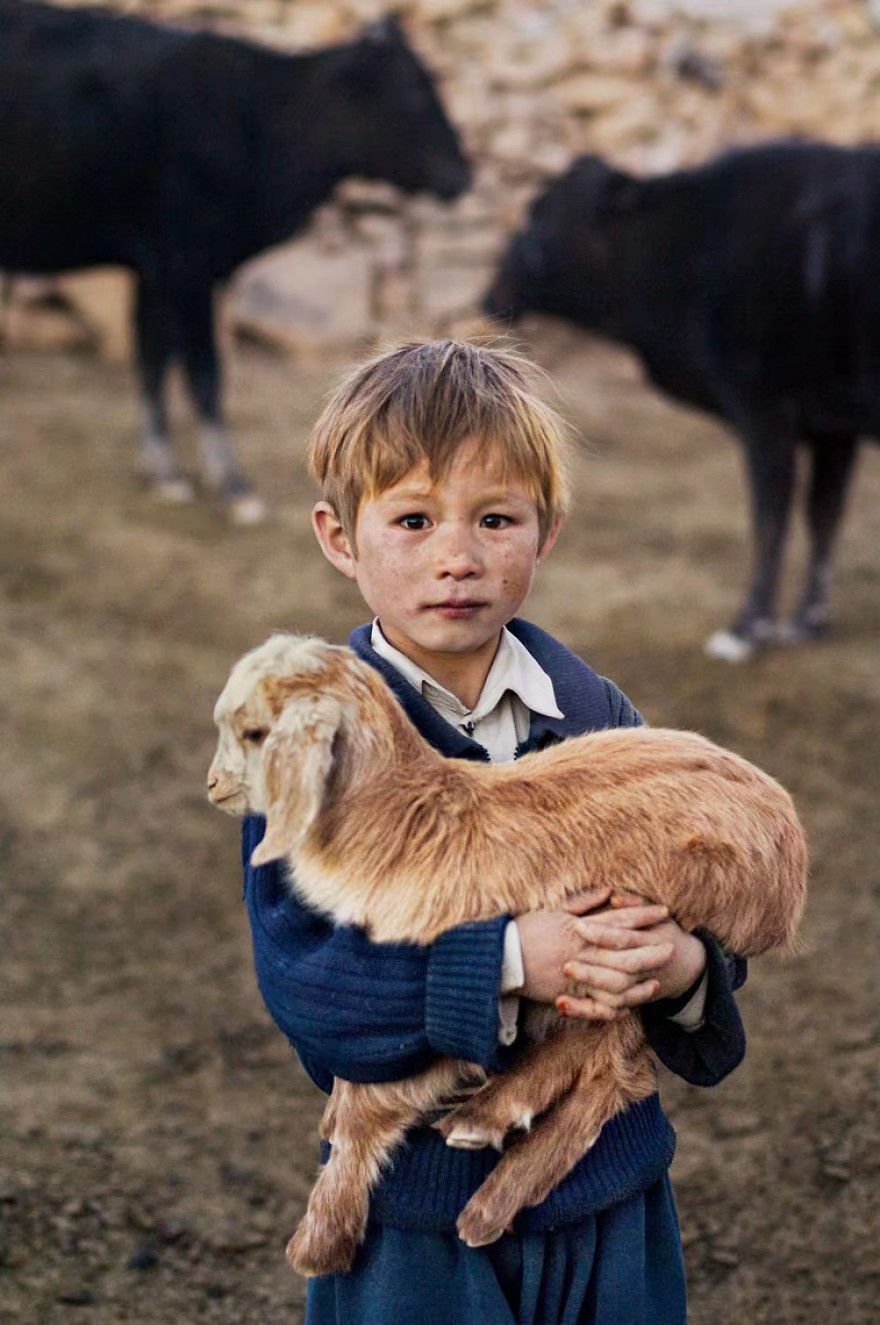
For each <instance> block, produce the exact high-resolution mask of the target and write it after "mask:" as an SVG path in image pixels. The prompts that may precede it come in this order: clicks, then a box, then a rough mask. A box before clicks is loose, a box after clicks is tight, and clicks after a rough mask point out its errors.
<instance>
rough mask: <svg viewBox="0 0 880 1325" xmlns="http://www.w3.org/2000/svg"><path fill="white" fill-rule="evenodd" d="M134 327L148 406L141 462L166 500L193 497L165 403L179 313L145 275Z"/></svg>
mask: <svg viewBox="0 0 880 1325" xmlns="http://www.w3.org/2000/svg"><path fill="white" fill-rule="evenodd" d="M134 327H135V344H136V348H137V364H138V374H139V377H140V386H141V399H142V402H143V411H144V424H143V431H142V434H141V448H140V456H139V463H138V467H139V469H140V471H141V473H142V474H143V475H144V477H145V478H146V479H147V481H148V482H149V483H150V484H151V485H152V486H153V487H154V489H155V491H156V493H157V494H158V495H159V496H160V497H161V498H162V499H163V500H164V501H168V502H186V501H192V498H193V488H192V484H191V483H190V481H189V479H187V478H185V477H184V475H183V474H181V472H180V469H179V467H178V463H177V457H176V456H175V454H174V446H173V443H172V440H171V432H170V429H169V426H168V410H167V408H166V405H165V379H166V376H167V373H168V365H169V363H170V362H171V358H172V354H173V348H174V320H173V313H172V311H171V307H170V305H169V303H168V300H167V299H166V298H165V296H164V295H163V293H162V290H161V289H160V288H159V287H158V286H157V285H155V284H153V283H152V282H149V281H144V280H143V279H141V280H140V281H139V282H138V288H137V295H136V301H135V313H134Z"/></svg>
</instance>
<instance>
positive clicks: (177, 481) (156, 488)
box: [153, 475, 196, 506]
mask: <svg viewBox="0 0 880 1325" xmlns="http://www.w3.org/2000/svg"><path fill="white" fill-rule="evenodd" d="M153 493H154V495H155V496H156V497H157V498H158V499H159V501H161V502H164V504H165V505H166V506H188V505H189V504H190V502H192V501H195V497H196V490H195V488H194V487H193V485H192V483H190V481H189V479H188V478H184V477H183V476H182V475H178V476H177V477H176V478H165V479H157V480H156V482H155V483H154V484H153Z"/></svg>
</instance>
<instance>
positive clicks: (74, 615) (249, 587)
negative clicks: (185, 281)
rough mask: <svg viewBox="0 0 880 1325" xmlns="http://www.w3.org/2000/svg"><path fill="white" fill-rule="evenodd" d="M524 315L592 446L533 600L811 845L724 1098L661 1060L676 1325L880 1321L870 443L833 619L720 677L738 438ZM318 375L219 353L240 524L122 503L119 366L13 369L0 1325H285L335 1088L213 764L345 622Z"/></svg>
mask: <svg viewBox="0 0 880 1325" xmlns="http://www.w3.org/2000/svg"><path fill="white" fill-rule="evenodd" d="M529 334H530V337H531V343H532V344H533V345H534V347H535V349H536V352H538V353H539V355H540V357H541V358H542V359H543V360H544V362H545V363H546V364H547V365H548V366H549V367H550V368H551V369H552V370H553V371H554V372H555V375H556V377H557V380H558V381H559V384H560V386H561V389H562V392H563V401H564V407H565V408H566V409H567V410H568V412H569V413H570V415H571V417H572V418H573V419H574V420H575V421H576V423H577V425H578V427H579V429H580V431H581V432H582V433H583V434H584V435H585V436H588V437H589V438H590V445H589V447H586V448H585V449H584V452H583V455H582V458H581V462H580V467H579V474H578V508H577V514H576V515H575V517H574V518H573V519H572V521H571V524H570V526H569V528H568V530H567V533H566V535H565V536H564V538H563V540H562V542H561V544H560V546H559V548H558V550H557V552H556V553H554V556H553V558H551V560H550V563H549V564H548V565H547V567H546V569H545V572H544V574H543V580H542V582H541V583H540V585H539V587H538V589H537V591H536V594H535V597H534V600H533V603H532V605H531V614H532V616H533V617H534V618H535V619H536V620H538V621H539V622H540V623H542V624H543V625H545V626H547V627H549V628H550V629H551V630H554V631H556V632H557V633H558V634H560V635H561V636H562V637H563V638H564V639H565V640H567V641H568V642H569V643H570V644H571V645H572V646H573V647H575V648H576V649H578V650H579V651H581V652H583V654H584V655H585V656H587V657H588V658H589V659H590V660H591V661H592V663H593V664H594V665H595V666H597V667H598V668H599V669H601V670H603V671H605V672H606V673H608V674H610V675H612V676H613V677H615V678H616V680H617V681H618V682H619V683H620V684H621V685H622V686H623V687H624V689H625V690H626V691H627V692H628V693H629V694H630V695H631V696H632V697H633V699H634V700H635V701H636V702H637V703H638V704H639V705H640V706H641V708H642V709H643V710H644V712H645V713H646V715H647V716H648V718H649V719H650V720H651V721H652V722H655V723H663V724H667V725H681V726H686V727H691V728H697V729H699V730H702V731H704V732H706V733H707V734H708V735H710V736H712V737H714V738H716V739H718V740H720V741H722V742H724V743H727V744H729V745H731V746H733V747H734V748H736V749H737V750H739V751H741V752H742V753H743V754H745V755H746V756H748V757H750V758H752V759H755V760H757V761H758V762H760V763H761V764H763V765H765V766H766V767H767V768H768V769H769V770H770V771H771V772H773V773H774V774H776V775H777V776H779V777H780V778H781V779H783V780H784V781H785V783H786V784H787V785H788V786H789V787H790V788H791V790H792V791H793V792H794V794H795V796H796V798H797V802H798V804H799V806H800V809H801V811H802V813H803V816H804V819H805V821H806V823H807V826H808V830H809V834H810V838H811V843H812V854H813V874H812V894H811V902H810V906H809V912H808V917H807V922H806V925H805V939H806V947H805V951H804V953H803V954H802V955H801V956H799V957H798V958H797V959H795V960H791V961H789V962H787V963H781V962H778V963H777V962H774V961H773V960H771V959H768V960H766V961H764V962H758V963H755V964H754V966H753V969H752V975H751V980H750V983H749V985H748V987H747V989H746V990H745V991H744V993H743V995H742V1008H743V1011H744V1015H745V1019H746V1023H747V1027H748V1031H749V1034H750V1052H749V1055H748V1059H747V1061H746V1063H745V1065H744V1066H743V1067H742V1068H741V1069H740V1070H739V1071H738V1072H737V1073H736V1074H735V1076H734V1077H733V1078H732V1079H731V1080H729V1081H728V1082H726V1083H725V1084H724V1085H723V1086H722V1087H720V1088H719V1089H717V1090H715V1091H712V1092H708V1093H701V1092H699V1091H697V1090H695V1089H692V1088H688V1087H685V1086H683V1085H682V1084H681V1083H678V1082H676V1081H673V1080H671V1079H665V1080H664V1082H663V1091H664V1095H665V1098H666V1100H667V1102H668V1105H669V1108H670V1110H671V1112H672V1115H673V1118H674V1121H675V1124H676V1126H677V1130H678V1133H679V1152H678V1157H677V1159H676V1161H675V1169H674V1176H675V1179H676V1185H677V1191H678V1197H679V1202H680V1209H681V1219H682V1225H683V1233H684V1240H685V1245H686V1250H687V1260H688V1269H689V1277H690V1283H691V1296H692V1316H691V1319H692V1322H693V1325H722V1322H724V1325H730V1323H731V1322H733V1323H734V1325H738V1323H739V1322H749V1325H753V1323H754V1322H760V1323H761V1325H765V1323H766V1325H795V1322H798V1323H800V1322H804V1323H806V1322H811V1323H812V1322H817V1321H822V1322H829V1323H830V1325H867V1322H876V1321H877V1320H878V1319H880V1243H878V1236H877V1235H878V1197H877V1191H878V1187H880V1125H878V1117H877V1112H876V1107H875V1101H876V1090H877V1085H878V1079H877V1078H878V1072H877V1069H878V1038H880V1037H878V1020H877V1008H878V1002H880V999H878V982H877V974H876V973H877V970H878V963H877V950H878V928H880V926H878V908H880V863H878V846H880V811H878V803H880V802H878V795H880V767H878V753H880V744H878V737H880V548H878V539H877V532H878V512H880V452H878V451H877V450H876V448H874V449H870V448H866V453H865V455H864V458H863V462H862V467H861V471H860V473H859V476H858V482H857V484H856V488H855V493H854V497H853V501H852V505H851V509H850V512H849V518H848V521H847V527H846V534H845V538H844V542H843V546H842V548H841V552H840V556H839V574H838V584H837V619H836V630H835V633H834V635H833V637H832V638H830V639H829V640H828V641H827V642H823V643H821V644H818V645H816V646H814V647H812V648H809V649H803V650H798V651H791V652H782V651H780V652H773V653H768V654H766V655H765V656H763V657H761V658H760V659H758V660H757V661H756V662H754V663H752V664H751V665H749V666H745V667H742V668H731V667H729V666H727V665H725V664H720V663H713V662H710V661H709V660H708V659H706V658H705V657H703V655H702V653H701V641H702V640H703V638H704V637H705V636H706V635H707V634H708V633H709V632H710V631H711V630H712V629H713V628H715V627H716V626H718V625H719V624H722V623H724V622H725V621H726V620H727V619H728V618H729V616H730V615H731V613H732V611H733V609H734V606H735V604H736V601H737V596H738V593H739V590H740V586H741V583H742V580H743V575H744V570H745V551H744V540H745V500H744V495H743V490H742V485H741V482H740V473H739V457H738V452H737V449H736V447H735V445H733V444H732V443H731V442H730V441H729V440H728V439H727V438H726V437H725V435H724V434H723V433H722V432H721V430H720V429H718V428H716V427H715V426H714V425H713V424H711V423H709V422H708V421H707V420H706V419H705V418H703V417H701V416H699V415H695V414H691V413H686V412H684V411H679V410H674V409H672V408H671V407H670V406H669V405H667V404H664V403H663V402H662V401H660V400H659V399H658V398H657V397H656V396H655V395H653V394H652V393H651V392H649V391H648V390H647V389H645V388H644V387H643V385H642V384H641V381H640V378H639V375H638V373H637V371H636V370H635V368H634V367H633V365H632V364H631V362H630V361H629V360H628V359H627V358H626V357H624V356H623V355H619V354H617V353H614V352H611V351H609V350H608V349H606V348H602V347H600V346H597V345H596V344H594V343H591V342H589V341H587V340H586V339H581V338H574V337H571V336H569V335H563V334H561V333H560V331H559V330H558V329H554V328H548V327H544V328H540V327H536V328H533V329H531V331H530V333H529ZM335 371H336V365H330V364H321V365H320V366H315V365H313V366H309V365H305V364H299V365H297V364H294V363H289V362H285V361H282V360H273V359H266V358H258V357H256V356H255V355H254V354H253V352H251V354H250V355H249V354H247V353H245V352H244V351H239V352H238V353H237V355H236V356H235V360H234V364H233V366H232V370H231V382H230V412H231V416H232V419H233V421H234V424H235V427H236V429H237V432H238V434H239V436H240V438H241V444H242V450H243V453H244V454H245V455H246V457H247V462H248V465H249V468H250V470H251V472H252V474H253V476H254V478H255V480H256V482H257V484H258V486H259V488H260V489H261V491H263V492H264V493H267V494H272V496H273V498H274V501H275V508H276V511H275V518H274V520H273V521H272V523H270V524H268V525H266V526H265V527H264V528H261V529H258V530H234V529H230V528H228V527H226V526H225V525H224V524H223V522H222V521H221V520H220V519H219V518H218V516H217V514H216V513H215V512H214V511H212V510H211V509H210V508H209V507H208V506H195V507H191V508H188V509H167V508H166V509H163V508H161V507H159V506H157V505H155V504H154V503H153V501H152V500H151V499H150V498H149V497H148V496H147V495H146V494H145V493H144V492H143V491H141V490H140V489H139V488H138V486H137V484H136V482H135V481H134V480H133V478H132V473H131V469H132V455H133V450H132V445H131V440H132V435H133V432H134V428H135V418H136V415H135V407H134V400H133V396H132V394H131V391H130V381H129V374H128V371H127V370H126V369H124V368H122V367H108V366H103V365H101V364H99V363H97V362H94V361H92V360H89V359H85V358H72V357H63V356H60V355H57V356H55V355H42V356H38V355H26V354H23V353H16V354H7V355H6V356H5V357H0V386H2V403H0V444H2V453H3V460H2V472H3V489H2V511H0V585H2V600H0V601H2V614H3V620H2V639H0V649H2V668H0V688H2V689H0V721H2V758H0V766H2V771H3V776H2V811H0V858H2V881H3V882H2V917H0V924H2V933H3V944H2V952H3V961H2V1004H3V1007H2V1025H0V1056H2V1057H0V1072H2V1094H0V1211H2V1230H3V1231H2V1242H0V1267H2V1268H0V1320H2V1321H3V1322H16V1323H19V1322H22V1323H24V1325H56V1322H68V1321H71V1322H74V1321H83V1322H86V1321H87V1322H89V1323H90V1325H91V1323H92V1322H94V1325H117V1322H123V1321H125V1322H137V1325H189V1322H194V1321H209V1322H217V1323H218V1325H219V1323H221V1322H222V1323H224V1325H270V1322H279V1323H280V1322H284V1325H295V1323H296V1322H297V1321H299V1320H301V1306H302V1300H303V1284H302V1283H301V1282H300V1281H299V1280H298V1279H297V1278H296V1277H295V1276H294V1275H293V1274H292V1273H291V1272H290V1271H288V1269H287V1268H286V1266H285V1264H284V1261H283V1258H282V1248H283V1245H284V1242H285V1240H286V1238H287V1236H288V1234H289V1233H290V1232H291V1230H292V1228H293V1226H294V1224H295V1221H296V1219H297V1217H298V1215H299V1212H300V1211H301V1209H302V1206H303V1202H304V1199H305V1196H306V1192H307V1189H308V1187H309V1184H310V1182H311V1179H312V1176H313V1174H314V1171H315V1151H316V1143H315V1127H316V1122H317V1119H318V1114H319V1111H320V1108H321V1101H320V1099H319V1097H318V1095H317V1092H316V1091H315V1090H314V1089H313V1088H312V1087H311V1085H310V1084H309V1083H308V1081H307V1080H306V1079H305V1077H304V1075H303V1073H302V1071H301V1070H300V1068H299V1066H298V1064H297V1062H296V1060H295V1058H294V1057H293V1055H292V1053H291V1052H290V1050H289V1048H288V1047H287V1045H286V1042H285V1041H284V1040H283V1038H282V1037H281V1035H280V1033H278V1032H277V1031H276V1030H275V1029H274V1027H273V1026H272V1025H271V1024H270V1022H269V1020H268V1018H267V1016H266V1014H265V1012H264V1009H263V1007H262V1004H261V1001H260V998H259V995H258V992H257V990H256V987H255V981H254V978H253V974H252V969H251V962H250V952H249V936H248V932H247V927H246V921H245V915H244V911H243V908H242V905H241V889H240V872H239V864H238V859H237V857H238V841H237V831H236V826H235V824H234V823H233V822H231V821H230V820H228V819H226V818H224V817H222V816H220V815H218V814H217V813H216V812H215V811H213V810H211V809H210V808H209V807H208V805H207V803H206V801H205V797H204V793H203V783H204V775H205V771H206V769H207V766H208V762H209V759H210V756H211V753H212V748H213V734H212V726H211V708H212V704H213V700H214V698H215V696H216V694H217V692H218V690H219V688H220V686H221V684H222V683H223V681H224V679H225V676H226V672H227V669H228V666H229V665H230V663H231V662H232V661H233V660H234V659H235V658H236V657H237V655H238V654H239V653H240V652H241V651H242V650H243V649H244V648H245V647H247V646H250V645H252V644H254V643H257V642H259V641H260V640H261V639H263V638H264V637H265V636H266V635H267V634H268V633H269V631H270V630H272V629H274V628H277V627H293V628H296V629H300V630H307V631H317V632H321V633H325V634H327V635H329V636H331V637H333V638H336V639H342V638H344V636H345V635H346V633H347V630H348V629H349V627H350V626H351V625H353V624H355V623H356V622H358V621H359V620H360V619H361V617H362V611H361V608H360V607H359V604H358V601H357V599H356V597H355V594H354V593H353V591H352V590H351V588H350V586H349V585H348V584H347V583H346V582H343V581H342V580H341V579H339V578H335V577H334V572H332V571H331V569H330V568H329V567H328V566H326V565H325V564H324V563H323V562H322V561H321V560H320V559H319V555H318V552H317V550H316V548H315V547H313V544H312V538H311V534H310V532H309V529H308V524H307V518H306V516H307V510H308V506H309V502H310V499H311V498H310V492H309V490H308V485H307V483H306V480H305V478H304V476H303V473H302V468H301V454H302V448H303V443H304V439H305V437H306V434H307V431H308V427H309V424H310V421H311V420H312V419H313V417H314V415H315V412H316V409H317V406H318V402H319V400H320V399H321V396H322V394H323V393H324V391H326V389H327V388H328V386H329V384H330V383H331V381H332V379H333V376H334V374H335ZM178 414H179V416H180V420H181V422H182V424H183V425H184V432H185V431H186V426H187V419H186V414H185V411H183V410H182V408H180V407H179V404H178ZM802 551H803V549H802V543H801V542H800V541H798V540H795V545H794V547H793V549H792V561H793V562H797V561H798V560H800V559H801V558H802ZM376 1325H381V1322H380V1321H377V1322H376ZM462 1325H469V1323H468V1322H463V1323H462ZM657 1325H662V1322H658V1323H657Z"/></svg>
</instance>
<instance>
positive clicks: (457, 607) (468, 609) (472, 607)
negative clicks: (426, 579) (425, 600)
mask: <svg viewBox="0 0 880 1325" xmlns="http://www.w3.org/2000/svg"><path fill="white" fill-rule="evenodd" d="M485 606H486V603H485V602H483V601H482V600H477V599H475V598H456V599H450V600H449V601H448V602H445V603H431V604H430V606H429V609H428V610H429V611H431V612H438V613H439V614H440V616H444V617H448V618H450V619H452V620H456V619H458V618H462V617H469V616H473V615H474V613H475V612H479V611H480V609H481V608H483V607H485Z"/></svg>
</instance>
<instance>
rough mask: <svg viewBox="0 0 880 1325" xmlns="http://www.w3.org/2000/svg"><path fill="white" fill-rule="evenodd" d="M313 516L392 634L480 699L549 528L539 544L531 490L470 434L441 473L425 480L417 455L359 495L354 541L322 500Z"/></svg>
mask: <svg viewBox="0 0 880 1325" xmlns="http://www.w3.org/2000/svg"><path fill="white" fill-rule="evenodd" d="M314 524H315V532H316V533H317V536H318V540H319V542H320V543H321V547H322V548H323V551H324V553H325V555H326V556H327V557H328V559H329V560H330V561H331V562H332V563H333V565H334V566H336V567H337V569H338V570H341V571H342V573H343V574H344V575H347V576H348V577H349V578H350V579H353V580H355V581H356V582H357V585H358V588H359V589H360V591H361V593H362V595H363V597H364V599H365V601H366V603H367V605H368V606H369V607H370V609H371V610H372V611H373V613H374V614H375V615H376V616H377V617H378V618H379V622H380V624H381V627H382V631H383V634H384V635H385V638H386V639H387V640H388V642H389V643H390V644H393V645H394V647H395V648H397V649H400V651H401V652H402V653H405V654H406V655H407V657H409V658H411V659H412V660H413V661H414V662H416V663H418V664H419V665H420V666H421V667H423V668H424V670H425V671H427V672H429V673H430V674H431V675H432V676H434V677H435V678H436V679H437V680H438V681H441V682H443V683H444V684H447V685H449V688H450V689H452V690H453V691H454V692H455V693H458V694H459V695H460V697H461V698H462V699H464V700H465V702H466V703H473V702H475V701H476V698H477V696H478V695H479V690H480V688H482V683H483V681H484V680H485V677H486V674H487V673H488V670H489V667H490V666H491V664H492V659H493V657H494V655H495V650H496V648H497V646H498V640H499V638H500V634H501V629H502V627H503V626H504V625H505V624H506V623H507V622H508V621H509V620H510V619H511V617H513V616H515V615H516V613H517V611H518V609H519V607H520V605H521V604H522V602H523V600H524V599H525V598H526V596H527V594H528V592H529V589H530V588H531V586H532V579H533V577H534V574H535V570H536V569H537V567H538V565H539V563H540V562H541V560H542V559H543V557H544V556H546V554H547V553H548V552H549V551H550V548H551V547H552V546H553V543H554V542H555V540H556V534H557V530H556V529H555V528H554V529H553V530H551V532H550V534H549V535H548V536H547V538H546V539H545V540H544V544H543V546H541V542H540V533H539V528H538V509H537V504H536V502H535V499H534V497H533V496H532V494H531V492H530V491H529V489H528V488H527V487H526V485H525V484H524V483H523V482H522V481H520V480H517V479H512V478H510V477H507V478H503V477H502V470H501V467H500V465H499V464H498V460H497V457H495V456H493V455H492V452H491V450H490V451H488V452H485V451H482V450H481V448H480V447H479V445H478V444H477V443H476V442H473V441H466V442H464V443H463V444H462V446H461V449H460V450H459V453H458V455H457V457H456V459H455V461H454V463H453V465H452V467H451V469H450V471H449V473H448V474H447V475H446V477H445V478H444V479H443V480H441V481H439V482H437V483H434V484H432V482H431V480H430V477H429V475H428V466H427V463H423V464H421V465H420V466H418V467H417V468H416V469H413V470H411V471H410V472H409V473H408V474H406V475H405V476H404V477H403V478H402V479H401V480H400V482H399V483H396V484H395V485H394V486H393V487H391V488H386V490H385V491H384V492H382V493H380V494H379V495H378V496H376V497H371V498H369V499H366V500H364V501H363V502H362V503H361V508H360V510H359V512H358V518H357V527H356V531H355V542H356V547H354V546H353V545H352V542H351V540H350V539H349V538H348V537H347V536H346V534H345V532H344V530H343V529H342V526H341V525H340V523H339V521H338V519H337V518H336V515H335V512H334V511H333V508H332V507H330V506H329V505H328V504H327V503H326V502H319V503H318V505H317V506H316V507H315V513H314ZM451 681H455V682H456V683H457V684H450V682H451ZM475 686H476V687H477V694H476V695H474V694H473V693H472V692H473V689H474V687H475ZM464 691H466V692H467V694H465V693H463V692H464Z"/></svg>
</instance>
